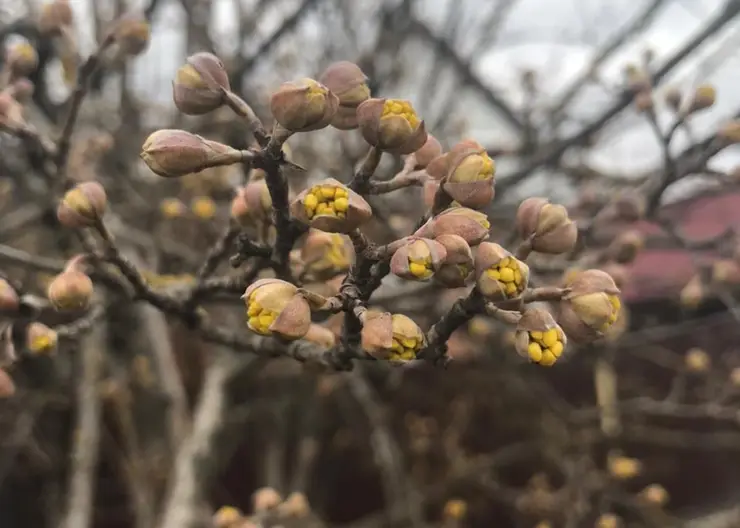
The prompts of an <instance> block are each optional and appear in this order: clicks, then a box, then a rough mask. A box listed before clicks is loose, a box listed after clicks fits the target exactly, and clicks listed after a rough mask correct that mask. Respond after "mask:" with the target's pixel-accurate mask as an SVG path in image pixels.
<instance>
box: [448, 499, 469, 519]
mask: <svg viewBox="0 0 740 528" xmlns="http://www.w3.org/2000/svg"><path fill="white" fill-rule="evenodd" d="M467 511H468V505H467V503H466V502H465V501H464V500H462V499H450V500H448V501H447V502H446V503H445V507H444V512H443V514H442V515H443V517H444V518H445V519H455V520H458V521H459V520H461V519H463V518H464V517H465V514H466V513H467Z"/></svg>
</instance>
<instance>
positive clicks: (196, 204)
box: [190, 196, 217, 220]
mask: <svg viewBox="0 0 740 528" xmlns="http://www.w3.org/2000/svg"><path fill="white" fill-rule="evenodd" d="M216 209H217V207H216V202H214V201H213V198H211V197H210V196H198V197H196V198H195V199H194V200H193V202H192V203H191V204H190V210H191V211H193V214H194V215H195V216H197V217H198V218H200V219H201V220H211V219H212V218H213V217H214V216H216Z"/></svg>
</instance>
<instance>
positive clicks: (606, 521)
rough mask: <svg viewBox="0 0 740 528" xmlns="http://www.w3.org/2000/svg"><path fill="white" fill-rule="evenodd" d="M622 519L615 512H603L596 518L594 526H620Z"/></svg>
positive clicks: (618, 527) (604, 527) (611, 527)
mask: <svg viewBox="0 0 740 528" xmlns="http://www.w3.org/2000/svg"><path fill="white" fill-rule="evenodd" d="M620 526H622V521H621V520H620V519H619V517H617V516H616V515H615V514H613V513H602V514H601V515H599V518H598V519H596V525H595V527H594V528H620Z"/></svg>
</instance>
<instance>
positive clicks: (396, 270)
mask: <svg viewBox="0 0 740 528" xmlns="http://www.w3.org/2000/svg"><path fill="white" fill-rule="evenodd" d="M445 257H447V250H445V248H444V246H443V245H442V244H440V243H439V242H436V241H434V240H430V239H428V238H414V237H409V239H408V240H407V241H406V243H405V244H404V245H402V246H401V247H400V248H398V249H397V250H396V252H395V253H393V257H391V263H390V264H391V273H393V274H394V275H396V276H398V277H401V278H402V279H407V280H416V281H424V280H428V279H430V278H432V276H433V275H434V274H435V272H437V271H438V270H439V268H440V266H441V265H442V262H444V260H445Z"/></svg>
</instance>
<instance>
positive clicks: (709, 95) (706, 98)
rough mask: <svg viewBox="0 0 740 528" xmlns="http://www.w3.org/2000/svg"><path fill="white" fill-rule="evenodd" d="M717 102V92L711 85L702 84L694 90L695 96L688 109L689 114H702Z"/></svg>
mask: <svg viewBox="0 0 740 528" xmlns="http://www.w3.org/2000/svg"><path fill="white" fill-rule="evenodd" d="M716 100H717V90H716V89H715V88H714V86H712V85H711V84H702V85H700V86H698V87H697V88H696V90H694V94H693V96H692V98H691V101H689V106H688V108H687V109H686V113H687V114H693V113H695V112H700V111H702V110H706V109H707V108H710V107H712V106H714V102H715V101H716Z"/></svg>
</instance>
